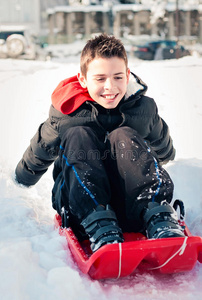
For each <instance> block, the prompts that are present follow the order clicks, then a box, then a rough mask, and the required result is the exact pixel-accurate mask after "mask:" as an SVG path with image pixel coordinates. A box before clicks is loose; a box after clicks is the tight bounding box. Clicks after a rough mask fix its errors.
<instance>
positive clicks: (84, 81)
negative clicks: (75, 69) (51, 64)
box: [77, 73, 87, 89]
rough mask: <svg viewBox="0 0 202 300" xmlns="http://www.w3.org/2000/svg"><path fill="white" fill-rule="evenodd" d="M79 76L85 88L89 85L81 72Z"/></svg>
mask: <svg viewBox="0 0 202 300" xmlns="http://www.w3.org/2000/svg"><path fill="white" fill-rule="evenodd" d="M77 78H78V81H79V83H80V85H81V86H82V87H83V88H84V89H85V88H86V87H87V85H86V79H85V77H84V76H83V75H82V74H81V73H78V74H77Z"/></svg>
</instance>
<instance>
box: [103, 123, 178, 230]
mask: <svg viewBox="0 0 202 300" xmlns="http://www.w3.org/2000/svg"><path fill="white" fill-rule="evenodd" d="M108 143H109V147H110V149H111V155H112V156H111V164H112V165H114V167H111V169H112V170H115V168H116V169H117V172H118V174H119V181H117V177H116V182H115V181H113V179H112V182H114V183H113V186H115V185H116V187H113V189H116V194H117V193H119V191H120V194H121V195H122V197H123V199H122V201H124V203H122V205H120V206H122V208H121V209H122V210H120V211H119V210H118V208H115V207H116V206H117V205H116V199H114V196H113V197H112V198H113V199H112V206H113V208H114V209H115V211H116V214H117V217H118V219H122V222H121V223H120V226H122V228H123V227H125V228H127V229H128V228H131V230H135V231H139V230H141V229H143V221H142V213H143V209H144V207H145V206H146V205H147V203H148V202H151V201H157V202H161V201H162V200H165V199H166V200H167V201H168V202H171V200H172V196H173V183H172V180H171V178H170V176H169V175H168V173H167V172H166V171H165V169H163V168H162V167H161V166H160V165H159V164H158V162H157V159H156V158H155V156H154V155H153V154H152V152H151V149H150V148H149V147H148V145H147V144H146V142H145V141H144V140H143V138H141V137H140V136H139V135H138V134H137V132H136V131H135V130H133V129H131V128H129V127H120V128H118V129H116V130H114V131H112V132H111V133H110V134H109V135H108ZM115 165H116V167H115ZM111 176H112V178H115V177H114V174H111ZM117 191H118V192H117ZM117 201H118V200H117ZM119 201H120V200H119ZM123 208H124V210H125V219H124V217H123V215H124V213H123ZM126 223H127V224H126ZM123 229H124V228H123Z"/></svg>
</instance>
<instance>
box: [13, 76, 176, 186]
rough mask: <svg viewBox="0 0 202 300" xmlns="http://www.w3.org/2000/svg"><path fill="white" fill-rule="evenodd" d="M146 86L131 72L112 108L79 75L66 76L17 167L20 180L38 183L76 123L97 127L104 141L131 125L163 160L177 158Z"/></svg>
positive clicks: (164, 161) (165, 161)
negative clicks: (91, 92) (95, 97)
mask: <svg viewBox="0 0 202 300" xmlns="http://www.w3.org/2000/svg"><path fill="white" fill-rule="evenodd" d="M146 90H147V86H146V85H145V84H144V83H143V82H142V81H141V79H140V78H139V77H137V76H136V75H135V74H133V73H131V75H130V80H129V84H128V87H127V92H126V95H125V97H124V98H123V99H122V100H121V101H120V103H119V105H118V106H117V107H116V108H114V109H111V110H108V109H105V108H103V107H101V106H100V105H99V104H97V103H96V102H95V101H94V100H93V99H92V98H91V97H90V95H89V94H88V91H87V89H83V88H82V87H81V85H80V84H79V82H78V81H77V78H76V76H74V77H71V78H69V79H65V80H63V81H62V82H61V83H60V84H59V85H58V86H57V88H56V89H55V90H54V92H53V94H52V105H51V107H50V111H49V118H48V119H47V120H46V121H45V122H44V123H42V124H41V125H40V126H39V128H38V130H37V133H36V134H35V136H34V137H33V138H32V140H31V142H30V146H29V147H28V148H27V150H26V151H25V153H24V155H23V158H22V159H21V160H20V162H19V163H18V165H17V167H16V179H17V181H18V182H19V183H22V184H23V185H26V186H30V185H34V184H35V183H37V182H38V180H39V179H40V178H41V176H42V175H43V174H44V173H45V172H46V171H47V169H48V167H49V166H50V165H51V164H52V163H53V162H54V161H55V160H56V158H57V157H58V153H59V146H60V142H61V139H62V137H63V135H64V133H65V132H66V131H67V129H68V128H70V127H74V126H89V127H91V128H93V129H94V130H95V131H96V133H97V134H98V136H99V139H103V141H104V139H105V137H106V135H107V133H108V132H110V131H112V130H113V129H115V128H117V127H121V126H128V127H131V128H133V129H135V130H136V131H137V133H138V134H140V135H141V136H142V138H144V139H145V140H146V141H147V142H148V144H149V145H150V147H151V149H152V150H153V152H154V153H155V154H156V157H157V158H158V160H159V162H160V163H162V164H163V163H167V162H168V161H169V160H172V159H174V156H175V149H174V148H173V143H172V139H171V137H170V134H169V129H168V126H167V124H166V123H165V121H164V120H163V119H162V118H160V116H159V115H158V109H157V106H156V103H155V102H154V100H153V99H152V98H149V97H147V96H145V92H146Z"/></svg>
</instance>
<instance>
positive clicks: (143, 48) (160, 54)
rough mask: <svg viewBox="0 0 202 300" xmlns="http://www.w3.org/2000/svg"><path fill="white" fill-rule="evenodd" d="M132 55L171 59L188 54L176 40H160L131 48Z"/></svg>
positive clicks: (141, 57) (143, 57)
mask: <svg viewBox="0 0 202 300" xmlns="http://www.w3.org/2000/svg"><path fill="white" fill-rule="evenodd" d="M133 51H134V52H133V53H134V56H135V57H137V58H139V59H144V60H154V59H156V60H160V59H173V58H180V57H184V56H187V55H190V52H189V51H188V50H187V49H185V48H184V47H183V46H178V45H177V42H176V41H172V40H160V41H153V42H147V43H145V44H144V45H140V46H135V47H134V48H133Z"/></svg>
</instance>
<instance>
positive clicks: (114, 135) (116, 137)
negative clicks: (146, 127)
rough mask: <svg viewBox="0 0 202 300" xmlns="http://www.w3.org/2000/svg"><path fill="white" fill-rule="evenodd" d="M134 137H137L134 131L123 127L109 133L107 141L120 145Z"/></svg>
mask: <svg viewBox="0 0 202 300" xmlns="http://www.w3.org/2000/svg"><path fill="white" fill-rule="evenodd" d="M134 135H137V132H136V130H134V129H132V128H130V127H127V126H124V127H119V128H116V129H115V130H113V131H112V132H110V134H109V136H108V139H109V140H110V142H111V143H113V144H114V143H115V144H116V143H117V142H118V143H121V142H123V141H125V142H126V141H127V140H131V138H132V137H134Z"/></svg>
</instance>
